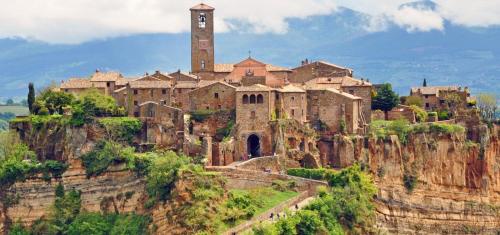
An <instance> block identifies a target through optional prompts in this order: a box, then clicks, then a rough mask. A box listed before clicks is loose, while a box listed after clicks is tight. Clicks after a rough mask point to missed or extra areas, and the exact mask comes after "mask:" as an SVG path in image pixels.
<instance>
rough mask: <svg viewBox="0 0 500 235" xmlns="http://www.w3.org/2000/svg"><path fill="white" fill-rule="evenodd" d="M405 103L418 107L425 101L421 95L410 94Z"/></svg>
mask: <svg viewBox="0 0 500 235" xmlns="http://www.w3.org/2000/svg"><path fill="white" fill-rule="evenodd" d="M404 104H405V105H408V106H412V105H415V106H418V107H423V105H424V101H423V100H422V98H420V97H419V96H408V97H406V100H405V103H404Z"/></svg>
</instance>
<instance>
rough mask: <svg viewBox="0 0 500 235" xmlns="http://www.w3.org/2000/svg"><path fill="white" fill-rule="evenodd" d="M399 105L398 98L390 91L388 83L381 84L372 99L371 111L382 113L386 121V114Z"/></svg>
mask: <svg viewBox="0 0 500 235" xmlns="http://www.w3.org/2000/svg"><path fill="white" fill-rule="evenodd" d="M398 104H399V96H398V95H397V94H396V93H395V92H394V91H393V90H392V86H391V84H390V83H385V84H383V85H382V86H381V87H380V88H379V89H378V90H377V94H376V95H375V96H374V97H373V99H372V109H373V110H377V109H380V110H382V111H384V113H385V118H386V119H387V112H388V111H390V110H391V109H393V108H394V107H396V106H397V105H398Z"/></svg>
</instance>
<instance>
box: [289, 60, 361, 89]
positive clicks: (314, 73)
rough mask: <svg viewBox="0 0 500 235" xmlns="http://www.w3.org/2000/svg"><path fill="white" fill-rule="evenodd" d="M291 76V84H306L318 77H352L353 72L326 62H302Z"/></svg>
mask: <svg viewBox="0 0 500 235" xmlns="http://www.w3.org/2000/svg"><path fill="white" fill-rule="evenodd" d="M292 71H293V72H292V73H291V74H290V76H289V81H290V82H291V83H299V84H301V83H304V82H307V81H309V80H311V79H314V78H318V77H352V76H353V72H352V70H351V69H349V68H344V67H342V66H338V65H335V64H332V63H328V62H325V61H316V62H311V63H310V62H309V61H308V60H307V59H306V60H305V61H302V64H301V66H299V67H297V68H294V69H292Z"/></svg>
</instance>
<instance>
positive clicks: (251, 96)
mask: <svg viewBox="0 0 500 235" xmlns="http://www.w3.org/2000/svg"><path fill="white" fill-rule="evenodd" d="M250 104H255V95H250Z"/></svg>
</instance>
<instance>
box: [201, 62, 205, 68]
mask: <svg viewBox="0 0 500 235" xmlns="http://www.w3.org/2000/svg"><path fill="white" fill-rule="evenodd" d="M201 70H205V61H204V60H201Z"/></svg>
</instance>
